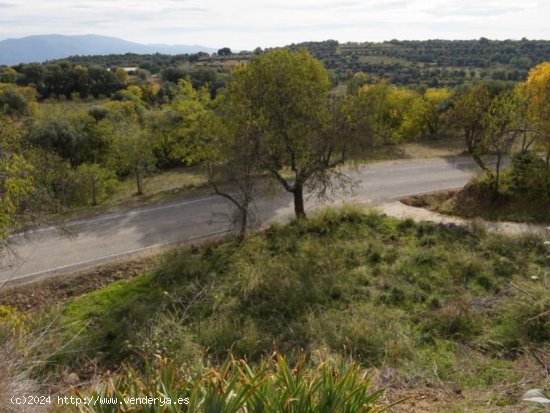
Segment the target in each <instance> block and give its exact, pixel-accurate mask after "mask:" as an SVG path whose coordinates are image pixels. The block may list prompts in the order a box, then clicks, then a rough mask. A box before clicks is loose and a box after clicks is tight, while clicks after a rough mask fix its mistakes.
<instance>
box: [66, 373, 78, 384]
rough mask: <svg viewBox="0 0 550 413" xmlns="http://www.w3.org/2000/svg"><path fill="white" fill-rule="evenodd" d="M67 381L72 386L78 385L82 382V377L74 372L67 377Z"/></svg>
mask: <svg viewBox="0 0 550 413" xmlns="http://www.w3.org/2000/svg"><path fill="white" fill-rule="evenodd" d="M65 383H67V384H69V385H71V386H76V385H77V384H78V383H80V377H78V374H76V373H74V372H73V373H71V374H69V375H68V376H67V377H65Z"/></svg>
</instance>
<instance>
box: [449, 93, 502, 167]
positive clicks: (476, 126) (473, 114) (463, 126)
mask: <svg viewBox="0 0 550 413" xmlns="http://www.w3.org/2000/svg"><path fill="white" fill-rule="evenodd" d="M490 104H491V95H490V93H489V89H488V88H487V86H485V85H475V86H473V87H472V88H470V89H469V90H467V91H466V92H464V93H461V94H460V95H458V96H457V97H456V98H455V99H454V100H453V102H452V104H451V107H450V109H449V111H448V113H447V117H448V120H449V123H450V124H451V125H452V126H454V127H455V128H456V129H458V130H460V131H461V132H462V133H463V136H464V143H465V145H466V149H467V151H468V153H469V154H470V155H471V156H472V158H473V159H474V161H475V162H476V163H477V165H478V166H479V167H480V168H481V169H482V170H483V171H485V172H488V173H490V168H489V167H488V166H487V165H486V164H485V162H484V161H483V159H482V158H481V156H482V155H483V154H484V152H485V148H484V135H485V131H484V128H483V118H484V116H485V114H486V113H487V109H488V108H489V105H490Z"/></svg>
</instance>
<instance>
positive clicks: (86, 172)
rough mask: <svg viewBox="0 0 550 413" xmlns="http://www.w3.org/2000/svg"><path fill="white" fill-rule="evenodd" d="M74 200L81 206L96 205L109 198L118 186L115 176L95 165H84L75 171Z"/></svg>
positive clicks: (110, 171) (111, 172)
mask: <svg viewBox="0 0 550 413" xmlns="http://www.w3.org/2000/svg"><path fill="white" fill-rule="evenodd" d="M76 175H77V182H76V190H75V192H76V193H75V198H76V199H78V200H79V203H81V204H84V205H86V204H90V205H97V204H99V203H101V202H103V201H104V200H106V199H107V198H109V197H110V196H111V195H112V194H113V193H114V192H115V190H116V188H117V186H118V179H117V177H116V174H115V173H114V172H113V171H112V170H109V169H107V168H104V167H102V166H101V165H99V164H97V163H93V164H90V163H84V164H82V165H80V166H79V167H78V168H77V170H76Z"/></svg>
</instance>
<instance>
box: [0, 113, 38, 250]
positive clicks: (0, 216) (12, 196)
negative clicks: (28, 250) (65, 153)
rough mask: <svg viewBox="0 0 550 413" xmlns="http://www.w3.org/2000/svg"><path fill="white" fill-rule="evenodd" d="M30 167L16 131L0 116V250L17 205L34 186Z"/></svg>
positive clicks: (14, 222) (13, 225) (15, 222)
mask: <svg viewBox="0 0 550 413" xmlns="http://www.w3.org/2000/svg"><path fill="white" fill-rule="evenodd" d="M32 170H33V167H32V165H31V164H30V163H29V162H28V161H27V160H26V159H25V157H24V156H23V154H22V147H21V134H20V132H19V130H18V129H17V127H16V126H15V124H14V123H13V122H12V121H11V120H9V119H7V118H4V117H2V116H1V115H0V250H1V249H2V247H3V246H4V243H5V241H6V239H7V237H8V231H9V230H10V229H14V228H17V226H18V223H19V219H18V212H19V208H20V207H21V206H22V205H23V203H24V201H25V200H26V198H27V197H29V196H30V195H31V194H32V193H33V191H34V189H35V186H34V181H33V178H32Z"/></svg>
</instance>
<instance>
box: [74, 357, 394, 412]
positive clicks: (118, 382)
mask: <svg viewBox="0 0 550 413" xmlns="http://www.w3.org/2000/svg"><path fill="white" fill-rule="evenodd" d="M96 387H97V388H96V390H95V391H93V392H92V394H91V396H92V397H101V398H116V399H118V400H119V401H121V400H124V398H125V397H126V398H130V397H134V398H144V397H151V398H157V399H158V398H164V399H166V398H170V399H171V400H174V401H175V400H178V399H180V400H185V401H184V402H183V403H184V404H185V406H174V405H166V406H161V405H160V403H159V402H157V404H152V405H149V406H147V407H145V406H143V407H142V408H141V409H138V411H147V412H150V413H157V412H159V413H160V412H175V411H185V412H189V413H206V412H216V413H240V412H263V413H301V412H315V413H359V412H360V413H369V412H372V413H374V412H381V411H382V407H383V406H382V405H381V404H378V403H379V402H378V400H379V399H380V397H381V396H382V394H383V392H382V391H372V390H371V389H370V382H369V379H368V376H367V375H366V374H365V372H364V371H363V370H361V369H360V368H359V367H358V366H357V365H355V364H349V363H343V362H342V363H340V364H338V365H335V364H334V363H331V362H324V363H321V364H320V365H318V366H317V367H308V366H306V363H305V360H304V359H301V360H300V361H299V362H298V363H297V364H296V365H295V366H292V367H291V366H289V365H288V364H287V362H286V361H285V359H284V358H283V357H282V356H281V355H279V354H277V355H275V356H274V357H273V358H270V359H268V360H266V361H264V362H263V363H261V364H260V366H259V367H257V368H253V367H252V366H250V365H248V364H247V363H246V362H245V361H242V360H235V359H234V358H231V359H229V360H228V361H226V362H225V363H224V364H223V365H222V366H221V367H220V368H211V367H204V366H202V365H198V366H197V367H196V368H195V370H190V369H186V370H182V369H180V368H178V367H177V365H175V364H174V363H169V362H167V361H166V360H165V359H160V360H159V362H158V363H157V365H155V366H151V365H149V366H148V367H147V369H146V372H145V374H143V375H141V374H139V373H138V372H137V371H135V370H133V369H131V368H128V367H127V368H125V369H124V371H123V372H122V373H121V374H119V375H118V376H115V377H110V376H108V377H107V380H105V381H104V382H103V383H100V384H99V385H97V386H96ZM76 394H77V396H79V397H85V394H83V393H81V392H79V391H77V392H76ZM135 407H136V406H132V405H130V404H129V403H124V402H123V403H121V404H119V405H118V406H116V407H115V406H113V405H108V404H103V405H100V404H97V405H89V406H80V411H81V412H83V413H84V412H85V413H107V412H109V413H113V412H116V413H118V412H130V411H136V408H135Z"/></svg>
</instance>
